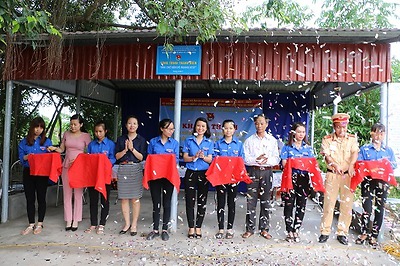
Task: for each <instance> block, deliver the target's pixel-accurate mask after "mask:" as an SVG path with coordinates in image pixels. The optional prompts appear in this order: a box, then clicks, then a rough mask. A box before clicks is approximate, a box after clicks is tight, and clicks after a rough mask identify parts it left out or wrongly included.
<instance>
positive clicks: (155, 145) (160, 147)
mask: <svg viewBox="0 0 400 266" xmlns="http://www.w3.org/2000/svg"><path fill="white" fill-rule="evenodd" d="M147 153H148V154H168V153H175V157H176V162H177V163H178V162H179V143H178V141H176V140H175V139H173V138H168V140H167V142H165V144H163V143H162V142H161V136H158V137H155V138H152V139H151V140H150V143H149V146H148V148H147Z"/></svg>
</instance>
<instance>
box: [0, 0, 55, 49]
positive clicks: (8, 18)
mask: <svg viewBox="0 0 400 266" xmlns="http://www.w3.org/2000/svg"><path fill="white" fill-rule="evenodd" d="M42 32H46V33H49V34H53V35H60V33H59V31H58V30H57V29H56V28H55V27H54V26H53V25H52V24H51V23H50V13H49V12H48V11H46V10H40V9H31V8H30V6H29V4H28V2H27V1H25V0H2V1H0V42H1V43H2V44H3V45H6V40H7V36H11V35H14V34H24V35H25V36H26V37H27V38H28V39H31V40H32V39H35V37H36V36H37V35H38V34H39V33H42ZM33 45H35V42H33ZM3 51H4V46H3V48H0V52H3Z"/></svg>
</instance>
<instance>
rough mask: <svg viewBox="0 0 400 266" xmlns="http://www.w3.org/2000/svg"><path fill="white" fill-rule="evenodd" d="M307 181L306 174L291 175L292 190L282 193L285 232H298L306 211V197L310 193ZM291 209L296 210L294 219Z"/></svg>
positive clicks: (307, 176)
mask: <svg viewBox="0 0 400 266" xmlns="http://www.w3.org/2000/svg"><path fill="white" fill-rule="evenodd" d="M309 180H310V178H309V175H308V174H299V173H293V175H292V183H293V190H291V191H290V192H288V193H282V200H283V203H284V208H283V215H284V216H285V224H286V231H287V232H299V229H300V227H301V224H302V222H303V218H304V213H305V210H306V204H307V197H308V195H310V192H311V188H310V181H309ZM293 208H296V211H295V214H294V218H293Z"/></svg>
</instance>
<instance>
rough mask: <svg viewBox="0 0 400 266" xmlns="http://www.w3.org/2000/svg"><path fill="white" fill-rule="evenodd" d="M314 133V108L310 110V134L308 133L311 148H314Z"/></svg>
mask: <svg viewBox="0 0 400 266" xmlns="http://www.w3.org/2000/svg"><path fill="white" fill-rule="evenodd" d="M314 133H315V110H312V112H311V135H310V141H311V148H313V149H314Z"/></svg>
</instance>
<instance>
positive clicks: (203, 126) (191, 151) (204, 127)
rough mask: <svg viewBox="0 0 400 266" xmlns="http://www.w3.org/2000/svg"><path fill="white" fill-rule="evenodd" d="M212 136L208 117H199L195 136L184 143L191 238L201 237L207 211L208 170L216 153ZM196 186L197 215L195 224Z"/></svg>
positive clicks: (186, 199)
mask: <svg viewBox="0 0 400 266" xmlns="http://www.w3.org/2000/svg"><path fill="white" fill-rule="evenodd" d="M210 136H211V133H210V127H209V126H208V122H207V119H205V118H203V117H199V118H197V119H196V122H195V123H194V128H193V136H191V137H188V138H187V139H186V140H185V143H184V145H183V160H184V161H185V162H186V167H187V170H186V173H185V201H186V216H187V219H188V224H189V231H188V237H189V238H195V237H196V238H201V236H202V234H201V226H202V224H203V220H204V215H205V213H206V204H207V195H208V180H207V179H206V171H207V169H208V167H209V166H210V163H211V161H212V158H213V154H214V144H213V142H212V141H211V140H210V139H209V137H210ZM196 188H197V215H196V224H195V216H194V210H195V206H196ZM195 226H196V227H195Z"/></svg>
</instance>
